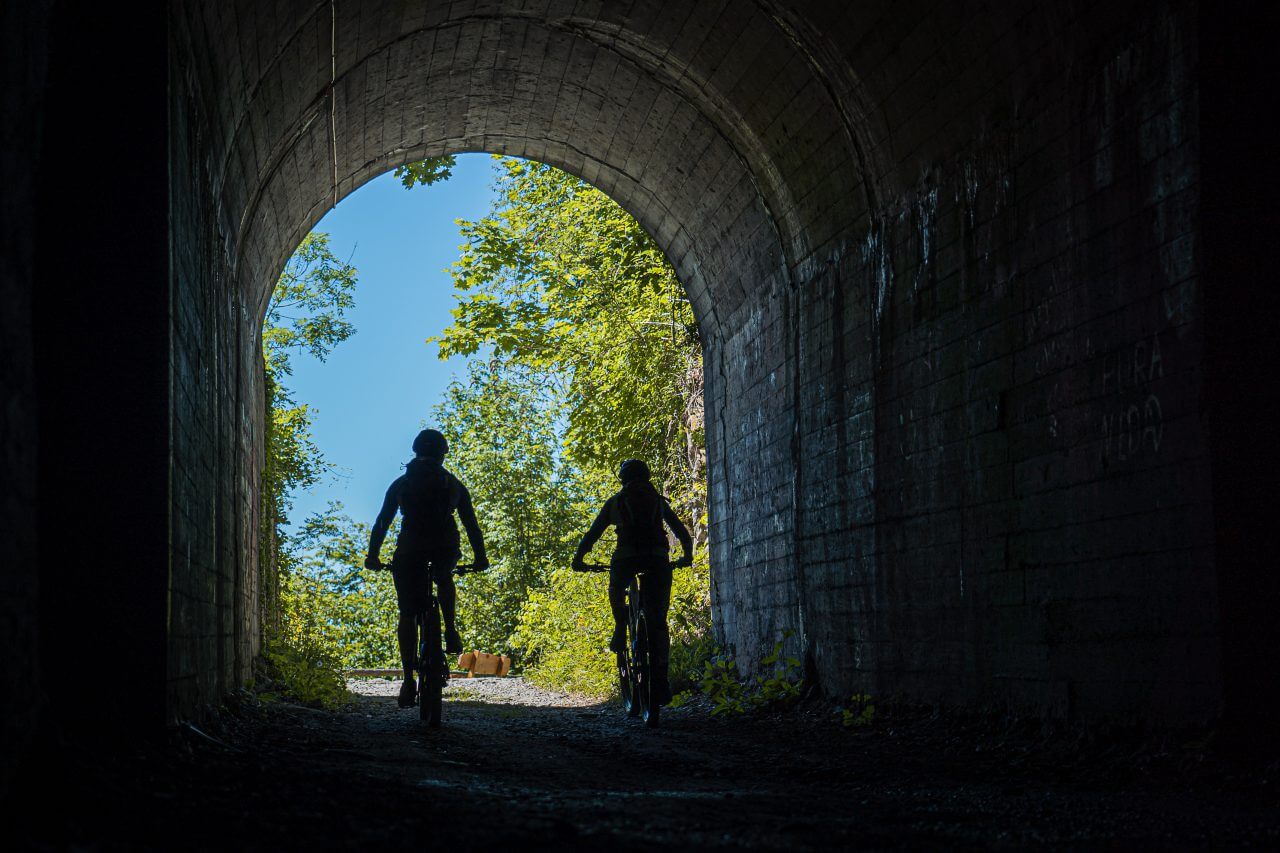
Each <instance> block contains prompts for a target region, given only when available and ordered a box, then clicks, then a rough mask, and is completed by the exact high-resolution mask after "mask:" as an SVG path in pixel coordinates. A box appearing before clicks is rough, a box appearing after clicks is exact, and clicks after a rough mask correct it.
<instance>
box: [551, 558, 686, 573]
mask: <svg viewBox="0 0 1280 853" xmlns="http://www.w3.org/2000/svg"><path fill="white" fill-rule="evenodd" d="M667 567H668V568H671V569H679V568H682V565H681V563H680V561H679V560H668V561H667ZM570 568H571V569H573V571H575V572H607V571H609V566H607V565H605V564H604V563H583V564H582V565H581V566H570Z"/></svg>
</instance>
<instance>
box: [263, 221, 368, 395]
mask: <svg viewBox="0 0 1280 853" xmlns="http://www.w3.org/2000/svg"><path fill="white" fill-rule="evenodd" d="M355 287H356V268H355V267H353V266H352V265H351V264H350V263H349V262H344V261H342V260H340V259H339V258H337V257H336V256H335V255H334V254H333V252H332V250H331V249H330V248H329V235H328V234H324V233H321V232H318V231H315V232H312V233H311V234H308V235H307V236H306V237H305V238H304V239H303V241H302V242H301V243H300V244H299V245H298V248H297V250H296V251H295V252H294V253H293V257H291V258H290V259H289V262H288V263H287V264H285V267H284V271H283V272H281V273H280V278H279V280H278V281H277V282H276V288H275V291H274V292H273V293H272V294H271V302H270V304H269V305H268V306H267V316H266V319H265V320H264V321H263V328H262V351H263V356H264V357H265V358H266V361H267V370H268V372H270V373H273V374H275V375H276V376H288V375H289V374H290V373H291V372H292V367H291V365H290V362H289V357H290V355H291V354H292V353H294V352H299V351H301V352H306V353H308V354H310V355H311V356H314V357H315V358H318V359H320V360H321V361H324V360H325V358H327V357H328V355H329V353H330V352H332V351H333V348H334V347H335V346H337V345H338V344H340V343H342V342H343V341H345V340H346V339H347V338H349V337H351V336H352V335H353V334H355V327H354V326H352V325H351V323H350V322H348V321H347V320H346V318H345V315H346V312H347V311H349V310H350V309H351V308H352V307H353V306H354V305H355Z"/></svg>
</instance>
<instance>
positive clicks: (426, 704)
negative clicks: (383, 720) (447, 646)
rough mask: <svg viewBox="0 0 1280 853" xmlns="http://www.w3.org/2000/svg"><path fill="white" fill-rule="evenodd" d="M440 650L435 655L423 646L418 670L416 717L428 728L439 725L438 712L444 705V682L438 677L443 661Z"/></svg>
mask: <svg viewBox="0 0 1280 853" xmlns="http://www.w3.org/2000/svg"><path fill="white" fill-rule="evenodd" d="M439 657H440V650H439V649H436V650H435V654H431V650H430V649H428V648H427V647H426V645H425V644H424V646H423V655H422V658H423V660H422V666H421V668H420V669H419V670H418V716H419V718H420V719H421V720H422V721H423V722H425V723H426V724H427V725H429V726H438V725H440V710H441V708H442V706H443V704H444V682H443V680H442V679H441V677H440V670H441V664H442V663H443V660H434V659H438V658H439Z"/></svg>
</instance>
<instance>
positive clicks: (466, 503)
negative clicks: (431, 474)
mask: <svg viewBox="0 0 1280 853" xmlns="http://www.w3.org/2000/svg"><path fill="white" fill-rule="evenodd" d="M458 518H460V519H462V526H463V528H464V529H465V530H466V531H467V541H468V542H470V543H471V553H472V554H474V555H475V561H476V562H475V566H476V568H477V569H485V568H488V567H489V558H488V557H487V556H485V552H484V536H482V535H481V534H480V523H479V522H478V521H476V508H475V507H474V506H472V504H471V492H469V491H467V487H466V486H462V494H461V496H460V497H459V498H458Z"/></svg>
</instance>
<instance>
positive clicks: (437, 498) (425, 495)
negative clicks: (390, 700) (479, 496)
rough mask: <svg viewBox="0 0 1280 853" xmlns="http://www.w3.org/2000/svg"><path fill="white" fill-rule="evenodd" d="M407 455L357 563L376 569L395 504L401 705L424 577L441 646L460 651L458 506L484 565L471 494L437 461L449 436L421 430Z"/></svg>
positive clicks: (407, 697) (406, 700) (411, 689)
mask: <svg viewBox="0 0 1280 853" xmlns="http://www.w3.org/2000/svg"><path fill="white" fill-rule="evenodd" d="M413 452H414V458H413V459H412V460H410V462H409V464H408V465H406V466H405V472H404V475H403V476H401V477H397V478H396V480H395V481H394V482H393V483H392V484H391V487H390V488H389V489H387V496H386V498H385V499H384V500H383V502H382V511H381V512H379V513H378V518H377V520H375V521H374V522H373V533H372V534H371V535H370V536H369V553H368V555H367V556H366V557H365V558H364V564H365V567H366V568H369V569H381V568H382V562H381V561H380V560H379V559H378V552H379V551H381V550H382V540H383V539H385V538H386V535H387V528H388V527H390V526H391V521H392V519H394V518H395V516H396V511H397V510H399V512H400V513H401V514H402V516H403V520H402V521H401V522H400V535H399V536H398V537H397V538H396V551H395V555H394V556H393V557H392V558H391V576H392V577H393V578H394V580H395V584H396V606H397V607H398V608H399V610H400V619H399V622H398V623H397V626H396V640H397V641H398V643H399V645H400V664H401V666H403V667H404V684H403V685H401V687H400V706H401V707H410V706H412V705H413V698H414V694H415V692H416V687H415V685H414V682H413V668H414V662H415V661H416V659H417V654H418V637H417V633H418V631H417V624H416V622H415V621H414V617H415V616H416V615H417V614H418V613H421V612H423V611H424V610H426V609H427V607H428V606H429V602H430V600H431V581H432V580H435V582H436V597H437V599H438V600H439V601H440V610H441V611H442V612H443V613H444V623H445V649H446V650H447V651H448V652H449V653H450V654H458V653H459V652H461V651H462V638H461V637H459V636H458V629H457V628H456V627H455V625H454V616H455V610H456V606H457V600H458V595H457V591H456V590H455V589H454V586H453V569H454V567H455V566H456V565H457V564H458V560H459V559H460V558H461V557H462V551H461V549H460V547H459V545H460V540H459V537H458V528H457V525H455V524H454V522H453V513H454V512H455V511H457V513H458V517H459V518H461V519H462V526H463V527H465V528H466V530H467V539H468V541H470V543H471V550H472V551H473V552H474V553H475V568H476V569H477V570H481V569H485V568H488V566H489V560H488V558H487V557H486V556H485V551H484V537H483V536H481V534H480V525H479V524H478V523H477V522H476V511H475V508H474V507H472V505H471V493H470V492H468V491H467V487H466V486H464V485H462V483H461V482H460V481H459V480H458V478H457V477H455V476H453V475H452V474H450V473H449V472H448V471H446V470H445V468H444V457H445V454H447V453H448V452H449V442H448V441H447V440H445V437H444V436H443V435H441V434H440V433H439V432H437V431H436V430H433V429H424V430H423V431H422V432H420V433H418V435H417V437H416V438H414V440H413Z"/></svg>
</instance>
